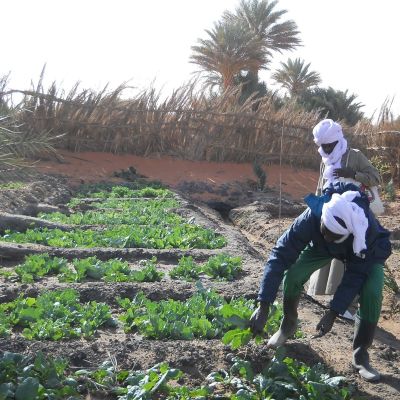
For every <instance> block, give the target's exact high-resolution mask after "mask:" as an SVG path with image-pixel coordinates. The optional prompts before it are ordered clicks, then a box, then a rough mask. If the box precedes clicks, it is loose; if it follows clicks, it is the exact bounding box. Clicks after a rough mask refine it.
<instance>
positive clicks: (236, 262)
mask: <svg viewBox="0 0 400 400" xmlns="http://www.w3.org/2000/svg"><path fill="white" fill-rule="evenodd" d="M202 270H203V272H205V273H206V274H207V275H209V276H211V277H212V278H216V279H225V280H228V281H231V280H233V279H235V278H236V277H237V275H238V274H239V273H240V272H241V271H242V258H241V257H231V256H229V255H228V254H218V255H216V256H213V257H210V258H209V259H208V261H207V262H206V263H205V264H204V265H203V267H202Z"/></svg>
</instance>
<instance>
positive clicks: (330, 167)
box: [313, 119, 347, 186]
mask: <svg viewBox="0 0 400 400" xmlns="http://www.w3.org/2000/svg"><path fill="white" fill-rule="evenodd" d="M313 136H314V142H315V143H316V144H317V145H318V146H319V148H318V153H319V154H320V155H321V157H322V162H323V163H324V164H325V171H324V178H325V179H326V184H325V185H324V186H326V185H329V184H330V183H332V182H334V181H335V177H334V176H333V171H334V170H335V169H337V168H340V167H341V161H342V156H343V154H344V153H346V150H347V140H346V139H345V138H344V137H343V132H342V127H341V126H340V125H339V124H338V123H337V122H334V121H332V120H331V119H323V120H322V121H320V122H319V123H318V124H317V125H315V127H314V129H313ZM336 141H338V143H337V144H336V146H335V147H334V149H333V151H332V152H331V153H330V154H327V153H325V152H324V150H323V149H322V147H321V145H322V144H328V143H333V142H336Z"/></svg>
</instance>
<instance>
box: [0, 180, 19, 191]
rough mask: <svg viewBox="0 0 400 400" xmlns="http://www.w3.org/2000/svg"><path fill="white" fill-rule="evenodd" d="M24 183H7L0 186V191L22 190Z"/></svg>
mask: <svg viewBox="0 0 400 400" xmlns="http://www.w3.org/2000/svg"><path fill="white" fill-rule="evenodd" d="M24 186H25V183H23V182H8V183H2V184H0V190H16V189H23V188H24Z"/></svg>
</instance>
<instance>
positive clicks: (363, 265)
mask: <svg viewBox="0 0 400 400" xmlns="http://www.w3.org/2000/svg"><path fill="white" fill-rule="evenodd" d="M371 266H372V264H371V262H366V261H363V260H360V261H359V262H351V263H348V264H347V265H346V266H345V271H344V275H343V278H342V281H341V283H340V285H339V286H338V288H337V289H336V292H335V294H334V296H333V299H332V301H331V303H330V308H331V310H334V311H336V312H337V313H338V314H344V313H345V312H346V310H347V308H348V307H349V305H350V304H351V302H352V301H353V300H354V298H355V297H356V295H357V294H358V293H359V292H360V290H361V288H362V285H363V284H364V282H365V281H366V280H367V278H368V275H369V272H370V271H371Z"/></svg>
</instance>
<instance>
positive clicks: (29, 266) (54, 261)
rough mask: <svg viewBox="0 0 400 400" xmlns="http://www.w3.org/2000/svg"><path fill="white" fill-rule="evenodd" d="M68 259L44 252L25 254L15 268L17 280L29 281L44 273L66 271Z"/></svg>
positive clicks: (42, 275) (38, 277)
mask: <svg viewBox="0 0 400 400" xmlns="http://www.w3.org/2000/svg"><path fill="white" fill-rule="evenodd" d="M67 263H68V261H67V260H66V259H64V258H59V257H50V256H49V255H48V254H47V253H45V254H34V255H30V256H26V257H25V260H24V262H23V263H22V264H20V265H18V266H17V267H16V268H15V273H16V274H17V276H18V278H19V280H20V281H21V282H22V283H31V282H33V281H36V280H38V279H40V278H42V277H44V276H46V275H50V274H54V275H55V274H58V273H66V272H67V271H68V267H67Z"/></svg>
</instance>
